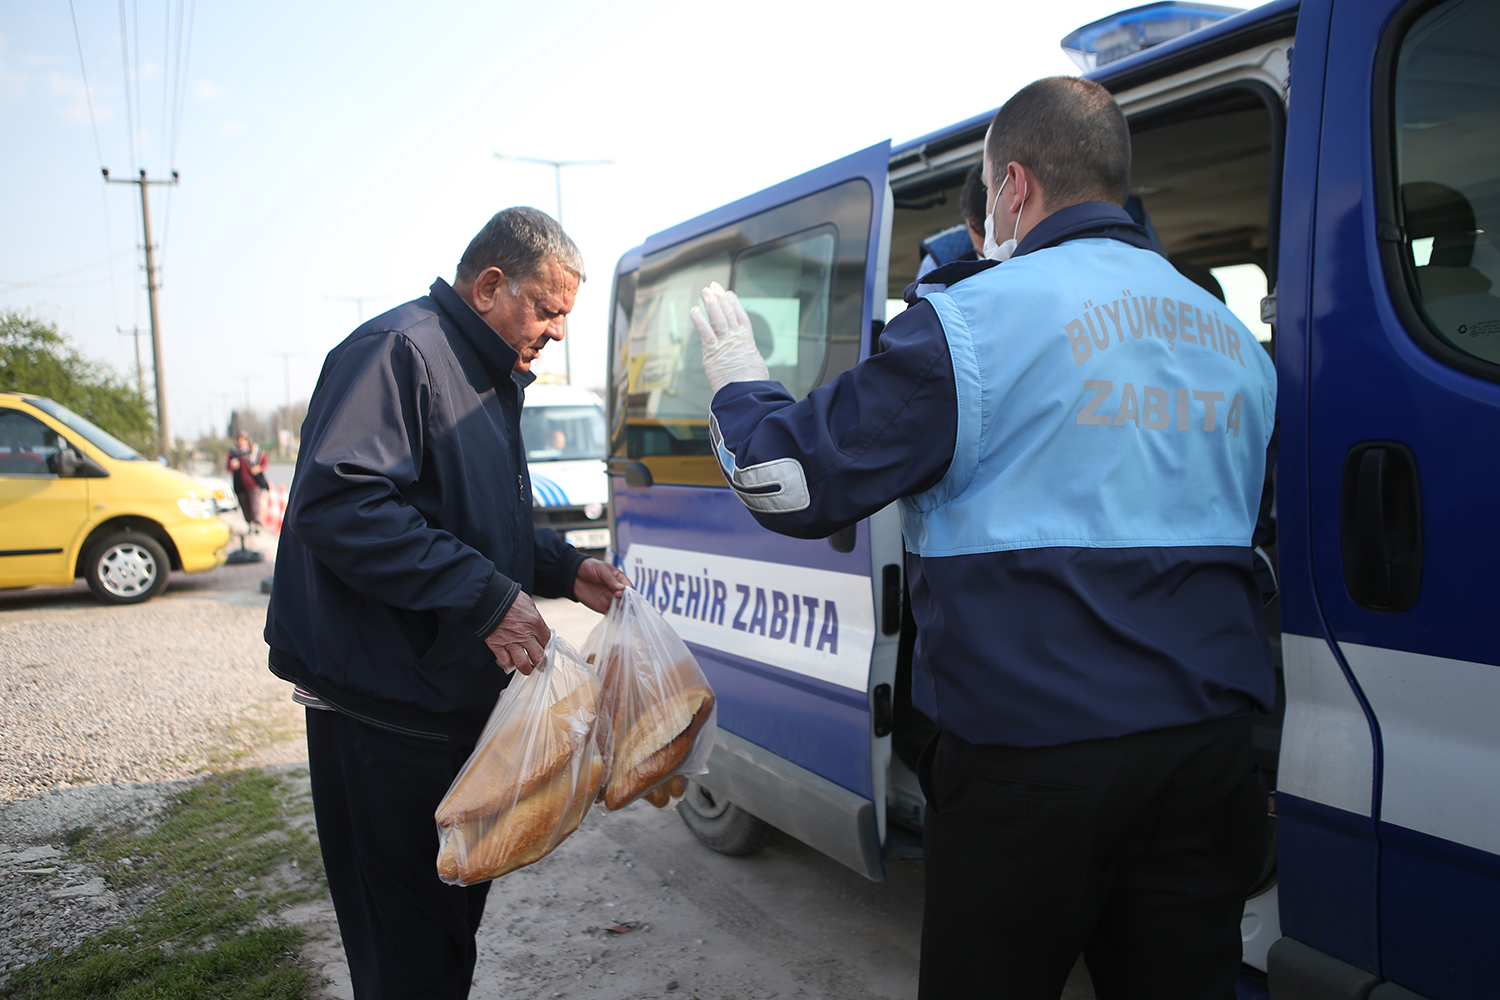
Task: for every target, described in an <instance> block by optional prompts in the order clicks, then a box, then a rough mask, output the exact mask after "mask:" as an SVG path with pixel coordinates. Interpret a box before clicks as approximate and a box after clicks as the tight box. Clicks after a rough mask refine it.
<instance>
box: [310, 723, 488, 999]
mask: <svg viewBox="0 0 1500 1000" xmlns="http://www.w3.org/2000/svg"><path fill="white" fill-rule="evenodd" d="M470 749H472V748H470V747H453V746H448V745H446V744H442V743H435V742H431V741H428V740H421V739H413V738H411V737H406V736H401V735H399V734H397V733H391V732H387V731H386V730H383V729H377V728H375V727H373V726H367V725H365V724H364V723H361V722H358V721H356V720H354V719H352V718H350V717H349V716H346V715H343V714H342V713H340V712H330V711H324V710H320V709H311V708H310V709H308V710H307V759H308V765H309V769H310V771H311V775H312V793H313V812H314V814H315V815H316V816H317V821H318V839H319V841H320V842H321V844H322V848H323V867H324V868H325V869H326V870H327V872H328V889H329V891H330V893H332V895H333V905H334V909H335V910H337V911H338V917H339V933H340V934H341V935H342V936H343V939H344V951H345V952H346V953H347V955H348V958H349V973H350V976H351V978H352V980H353V983H354V995H355V996H356V997H358V998H359V1000H396V998H407V997H431V998H443V1000H448V998H463V997H467V996H468V995H469V986H470V984H471V983H472V981H473V977H474V958H475V949H474V932H475V931H477V930H478V929H479V920H480V918H481V917H482V916H483V915H484V900H485V896H486V895H488V893H489V888H490V884H489V883H488V882H483V883H480V884H479V885H476V886H470V887H469V888H460V887H457V886H451V885H445V884H443V882H441V881H440V880H439V879H438V877H437V868H436V862H437V849H438V842H437V827H436V826H435V825H434V823H433V819H432V814H433V812H434V810H436V809H437V805H438V802H439V801H441V800H442V797H443V795H444V794H445V793H446V792H447V791H448V786H449V784H451V783H452V781H453V778H454V776H455V775H457V774H458V771H459V769H460V768H461V767H463V764H464V761H465V760H467V759H468V756H469V751H470Z"/></svg>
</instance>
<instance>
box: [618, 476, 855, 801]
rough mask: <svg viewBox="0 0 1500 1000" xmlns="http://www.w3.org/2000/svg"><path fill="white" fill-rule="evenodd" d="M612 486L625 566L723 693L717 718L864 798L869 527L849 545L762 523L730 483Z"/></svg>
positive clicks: (723, 723) (731, 728)
mask: <svg viewBox="0 0 1500 1000" xmlns="http://www.w3.org/2000/svg"><path fill="white" fill-rule="evenodd" d="M614 495H615V498H616V508H615V518H616V520H615V530H616V533H617V534H616V538H617V540H618V541H617V544H618V546H619V548H620V550H621V552H622V554H623V555H622V558H621V560H620V563H619V565H620V568H621V569H622V570H623V571H624V572H625V574H626V575H627V576H629V577H630V578H631V581H632V582H633V583H634V584H635V587H636V589H637V590H638V591H639V592H640V593H641V594H642V595H643V596H645V597H646V598H647V599H648V600H650V601H652V602H653V604H654V605H655V606H656V608H657V609H658V610H659V611H661V612H662V614H663V616H664V617H665V618H666V619H667V621H668V623H670V624H671V625H672V627H673V628H675V629H676V630H677V631H678V633H679V634H680V635H682V637H683V639H684V640H686V641H687V642H688V644H689V646H690V647H691V648H692V649H693V651H694V655H696V656H697V657H698V659H699V663H700V664H701V665H702V666H703V669H704V672H705V673H706V674H707V675H708V679H709V682H710V683H711V684H712V685H713V687H714V690H715V691H717V692H719V702H718V704H719V721H720V724H721V725H722V726H724V727H726V728H728V729H729V730H731V731H732V732H735V733H738V734H739V735H740V736H742V737H744V738H745V739H748V740H751V741H752V742H755V743H757V744H759V745H760V746H762V747H764V748H765V749H767V750H769V751H771V752H773V753H776V754H778V755H780V756H781V757H784V758H786V759H787V760H789V761H792V762H794V763H796V764H798V765H800V766H802V767H804V768H806V769H807V770H808V771H809V772H811V773H814V774H818V775H819V776H821V777H823V778H825V779H827V780H829V781H833V782H835V783H837V784H839V785H841V786H842V787H844V788H846V789H849V790H851V791H855V792H858V793H860V794H862V795H866V796H869V795H870V794H871V778H870V765H869V751H868V743H867V734H868V733H869V729H870V720H869V709H868V705H867V698H866V687H867V677H868V672H869V661H870V650H871V646H872V644H873V640H874V631H875V628H874V622H875V610H874V603H873V600H872V598H871V592H870V582H869V577H868V573H869V565H870V550H869V542H868V532H867V531H859V532H858V533H857V540H856V544H855V547H854V549H853V551H851V552H848V553H841V552H837V551H835V550H834V549H833V547H832V546H831V545H829V544H828V542H827V540H825V539H798V538H787V537H786V536H783V535H777V534H774V533H773V532H769V531H765V530H764V529H762V528H761V527H760V526H759V525H757V524H756V523H755V521H754V519H753V518H752V517H751V516H750V513H749V512H748V511H747V510H746V509H745V507H744V505H743V504H741V503H740V501H739V500H738V499H737V498H736V497H735V496H734V495H733V493H731V492H730V491H729V490H728V489H727V488H717V489H705V488H701V487H683V486H665V485H659V486H652V487H649V488H639V487H632V486H628V485H624V484H622V483H621V482H620V481H619V480H618V479H616V480H615V490H614ZM643 539H649V541H643ZM705 595H707V599H706V600H705ZM794 596H795V597H796V598H797V599H798V600H797V607H796V609H795V613H794V609H793V608H792V607H791V598H792V597H794ZM778 597H781V598H783V599H785V600H786V602H787V603H786V605H785V606H783V607H782V608H781V610H780V615H781V617H780V620H779V621H778V620H777V614H778V608H777V603H778V602H777V598H778ZM809 600H811V601H813V602H815V604H816V608H815V609H814V610H813V611H812V613H811V614H810V613H809V605H808V603H807V601H809ZM757 607H759V620H757ZM794 625H795V627H796V631H797V635H796V641H795V642H793V636H792V628H793V626H794ZM793 698H795V702H794V703H793V702H791V701H790V699H793ZM793 704H794V706H795V707H793Z"/></svg>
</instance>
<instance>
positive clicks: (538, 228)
mask: <svg viewBox="0 0 1500 1000" xmlns="http://www.w3.org/2000/svg"><path fill="white" fill-rule="evenodd" d="M549 259H556V261H557V262H558V263H559V264H561V265H562V266H563V267H564V268H566V269H567V270H569V271H572V272H573V274H574V275H575V276H576V277H577V278H578V281H579V283H580V284H581V283H582V282H583V280H584V275H583V254H581V253H579V252H578V247H577V245H576V244H575V243H574V242H573V241H572V240H571V239H569V238H568V234H567V233H565V232H563V228H562V226H560V225H558V223H557V220H556V219H554V218H552V216H550V215H548V214H547V213H546V212H539V211H537V210H536V209H534V208H524V207H516V208H507V209H503V210H501V211H499V212H496V213H495V215H494V217H493V218H491V219H490V221H489V222H486V223H485V224H484V228H483V229H481V230H480V231H479V235H477V236H475V237H474V238H473V239H472V240H470V241H469V248H468V249H467V250H465V251H464V255H463V257H461V258H459V261H458V281H459V282H460V283H467V282H471V281H473V280H474V279H476V278H478V277H479V274H480V272H481V271H483V270H484V269H485V268H489V267H498V268H499V269H500V270H501V271H502V272H503V273H504V274H505V278H506V281H507V282H508V283H509V284H510V290H511V294H513V295H514V294H518V293H519V292H520V291H521V285H522V284H524V283H525V282H526V281H528V280H529V279H531V278H534V277H536V276H537V274H538V273H540V272H541V270H542V267H543V266H544V265H545V264H546V263H547V261H548V260H549Z"/></svg>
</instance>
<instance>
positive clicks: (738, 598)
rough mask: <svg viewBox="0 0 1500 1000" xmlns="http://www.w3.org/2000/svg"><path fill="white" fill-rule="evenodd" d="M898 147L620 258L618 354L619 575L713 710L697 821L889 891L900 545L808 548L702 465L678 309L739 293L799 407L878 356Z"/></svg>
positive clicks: (730, 839) (700, 380)
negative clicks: (769, 832)
mask: <svg viewBox="0 0 1500 1000" xmlns="http://www.w3.org/2000/svg"><path fill="white" fill-rule="evenodd" d="M889 153H890V144H889V143H888V142H884V143H880V144H878V145H876V146H872V147H870V148H869V149H866V150H863V151H861V152H859V153H856V154H854V155H852V156H849V157H846V158H844V159H842V160H838V161H836V162H834V163H831V164H829V165H827V166H825V167H821V168H819V169H817V170H813V171H811V172H809V173H807V174H804V175H802V176H800V177H797V178H794V179H792V180H790V181H787V182H785V183H783V184H779V185H777V186H775V187H773V188H770V189H768V190H766V191H762V192H760V193H758V194H755V195H751V196H750V197H748V198H744V199H742V200H740V201H737V202H735V203H733V204H730V205H728V206H725V207H724V208H721V209H718V210H716V211H714V212H711V213H709V214H708V215H705V216H702V217H700V218H698V219H694V220H692V221H690V222H687V223H684V224H682V225H680V226H677V227H676V228H673V229H670V230H667V231H666V232H663V233H659V234H657V235H656V236H653V237H651V238H650V239H649V240H647V241H646V243H645V245H644V246H643V247H642V248H641V249H640V250H639V251H632V252H631V254H627V255H626V258H625V259H624V260H622V262H621V265H620V270H619V272H618V273H617V276H616V283H615V287H616V296H615V297H616V302H615V306H616V308H615V317H614V323H613V325H612V332H611V358H610V366H611V376H610V378H611V384H610V404H611V412H610V427H611V431H612V448H611V454H610V461H609V471H610V477H611V501H612V502H611V504H610V508H611V516H612V518H613V522H614V524H613V527H614V539H615V547H616V550H617V555H616V556H615V559H616V564H617V565H618V566H619V567H620V568H621V569H622V570H623V571H624V572H625V573H626V574H627V575H628V576H629V577H630V578H631V580H632V581H633V582H634V584H635V586H636V588H637V589H638V590H639V591H640V592H641V594H642V595H643V596H645V597H646V599H647V600H650V601H651V602H653V604H654V605H655V606H656V608H657V609H658V610H660V611H661V613H662V614H663V615H664V616H666V619H667V621H668V622H670V623H671V624H672V626H673V627H674V628H675V629H676V630H677V631H678V633H679V634H681V636H682V637H683V639H684V640H686V641H687V643H688V645H689V647H690V648H691V649H692V650H693V653H694V655H695V656H697V657H698V660H699V663H700V664H702V667H703V670H704V672H705V673H706V674H707V675H708V679H709V681H710V683H712V684H713V687H714V690H715V691H716V692H717V693H718V697H719V739H718V743H717V744H716V745H715V749H714V752H713V755H712V757H711V758H710V760H709V769H710V773H709V774H706V775H704V776H702V778H701V779H699V781H698V782H697V783H695V785H694V787H693V788H692V789H691V790H690V793H689V795H688V798H687V800H686V801H685V802H684V804H683V806H682V808H683V809H685V810H687V811H688V814H686V815H685V817H684V818H685V820H686V821H687V822H688V825H689V826H691V827H693V828H694V830H695V832H697V833H698V834H699V835H700V837H701V838H702V839H704V840H705V842H707V843H709V844H710V846H716V847H718V848H719V849H724V850H726V851H728V852H729V853H735V852H737V851H741V850H744V849H747V848H748V847H749V846H753V844H754V842H755V840H756V836H757V830H758V827H757V825H756V824H757V823H762V822H763V823H769V824H771V825H773V826H775V827H777V828H779V829H781V830H784V831H786V832H787V833H789V834H791V835H793V836H795V837H797V838H798V839H800V840H802V841H804V842H805V843H807V844H809V845H810V846H812V847H815V848H817V849H818V850H820V851H823V852H824V853H826V854H828V855H830V856H831V857H834V858H837V859H838V860H840V861H842V862H844V863H845V864H847V865H848V866H849V867H851V868H853V869H855V870H856V871H858V872H861V873H862V874H864V875H866V876H868V877H870V878H873V879H880V878H883V877H884V864H883V861H882V858H881V838H882V833H883V810H884V789H883V782H884V761H880V766H879V767H876V766H875V764H876V761H875V758H876V757H877V756H878V754H879V752H880V751H879V747H880V742H879V741H880V740H881V739H885V737H876V736H875V735H874V733H875V732H876V731H877V729H879V728H880V727H881V726H882V724H884V725H885V728H886V732H887V733H888V731H889V726H888V718H886V719H885V720H883V719H882V712H884V713H886V715H887V716H888V712H889V704H890V701H889V695H890V686H889V685H890V683H891V677H890V676H886V674H890V673H893V665H894V648H893V647H894V642H895V636H894V635H889V636H887V635H884V634H883V633H882V632H881V627H880V625H881V622H882V621H883V620H884V618H885V617H888V616H886V614H885V609H884V607H883V604H882V601H883V595H884V594H885V593H886V592H888V591H891V588H890V587H888V586H884V587H883V583H882V579H881V576H880V572H879V571H877V570H876V569H875V568H874V564H875V561H876V560H880V561H881V563H880V565H881V567H882V569H883V567H884V566H885V565H886V564H888V563H895V564H898V573H899V562H900V542H899V532H896V534H895V535H894V536H892V534H891V533H892V532H893V531H895V525H894V519H893V518H884V519H883V520H882V519H881V518H880V517H877V518H872V519H870V520H869V521H864V522H861V523H859V524H857V525H854V526H853V527H851V528H849V529H847V530H845V531H842V532H839V533H838V534H836V535H834V536H833V537H831V538H828V539H818V540H812V541H809V540H802V539H794V538H787V537H784V536H781V535H777V534H775V533H773V532H771V531H768V530H766V529H764V528H762V527H761V526H760V525H758V524H757V523H756V522H755V520H754V519H753V518H751V516H750V514H749V512H748V511H746V510H745V508H744V506H743V505H742V504H741V503H740V501H739V500H738V499H737V498H736V497H735V495H734V493H733V492H732V491H731V490H730V489H729V488H728V486H727V485H726V483H725V482H724V478H723V475H722V473H721V472H720V471H719V466H718V464H717V462H716V460H715V458H714V456H713V454H712V452H711V445H710V441H709V431H708V419H709V403H710V401H711V394H710V392H709V388H708V384H707V381H706V379H705V377H704V374H703V367H702V350H701V347H700V346H699V342H698V336H697V334H696V332H695V331H694V329H693V326H692V323H691V322H690V320H689V318H688V311H689V309H690V308H691V307H692V306H693V305H694V304H696V303H698V302H699V290H700V289H702V288H703V287H704V286H705V285H707V284H709V283H710V282H712V281H718V282H720V283H721V284H723V285H724V286H725V287H728V288H732V289H734V290H735V292H736V293H737V294H738V295H739V297H740V300H741V302H743V303H744V306H745V309H746V311H747V312H748V313H749V314H750V318H751V324H752V326H753V327H754V331H755V336H756V345H757V347H758V348H759V349H760V351H761V354H762V355H763V356H764V357H765V360H766V365H767V367H768V368H769V369H770V373H771V377H772V378H773V379H777V380H779V381H781V382H782V383H783V384H784V385H786V387H787V388H788V389H789V390H790V391H791V392H792V394H793V395H794V396H796V397H797V398H799V399H800V398H802V397H805V396H806V395H807V394H808V392H810V391H811V390H813V389H814V388H816V387H817V386H820V385H823V384H825V383H827V382H828V381H830V380H831V379H833V378H834V377H835V376H837V375H838V374H839V373H840V372H843V371H845V370H846V369H848V368H850V367H852V366H853V365H854V364H856V363H857V362H858V361H859V360H860V359H861V358H864V357H866V356H868V354H869V351H870V348H871V344H872V329H873V326H872V324H874V323H875V321H877V320H881V319H883V312H884V297H885V282H884V275H883V274H881V273H880V271H881V268H882V261H883V259H884V256H883V248H882V238H881V235H882V226H883V223H884V222H885V220H886V219H888V216H889V213H890V199H889V194H888V188H887V185H886V170H887V162H888V159H889ZM627 291H628V292H629V295H628V296H627V295H626V294H625V293H626V292H627ZM877 295H878V298H877ZM627 297H628V299H629V302H628V306H627V303H626V301H625V300H626V298H627ZM872 521H874V522H879V524H878V525H877V528H878V530H880V532H881V535H882V537H881V538H880V539H878V540H874V541H872V538H871V523H872ZM891 537H894V538H895V541H894V545H895V555H894V556H892V553H891V552H890V551H889V550H890V547H891V544H892V543H891V541H890V538H891ZM896 584H897V586H896V589H895V590H894V591H893V592H894V593H896V594H897V595H898V596H897V600H898V601H899V576H898V578H897V580H896ZM895 611H896V620H897V622H898V627H897V631H899V617H900V616H899V606H898V607H897V608H896V609H895ZM877 661H879V662H880V663H881V664H883V665H884V666H881V667H879V668H876V669H873V670H872V664H873V663H876V662H877ZM886 661H889V664H888V665H886ZM886 666H889V667H890V668H891V669H886ZM882 684H884V685H885V688H884V690H883V691H882V692H880V697H882V698H883V699H884V701H883V706H882V705H877V704H876V699H877V695H876V694H875V693H874V689H876V688H879V687H880V686H881V685H882ZM888 742H889V741H888V739H886V743H887V749H886V754H887V756H888V753H889V751H888ZM877 772H878V774H877Z"/></svg>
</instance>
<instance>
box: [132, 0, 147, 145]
mask: <svg viewBox="0 0 1500 1000" xmlns="http://www.w3.org/2000/svg"><path fill="white" fill-rule="evenodd" d="M130 14H131V19H132V20H133V21H134V22H135V122H136V128H137V129H139V130H140V131H141V132H142V133H144V132H145V131H146V116H145V115H144V114H143V113H142V112H141V96H142V95H141V0H130ZM136 148H137V149H138V150H139V151H140V160H141V162H140V164H139V165H140V166H141V167H145V165H146V150H145V147H144V146H137V147H136Z"/></svg>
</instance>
